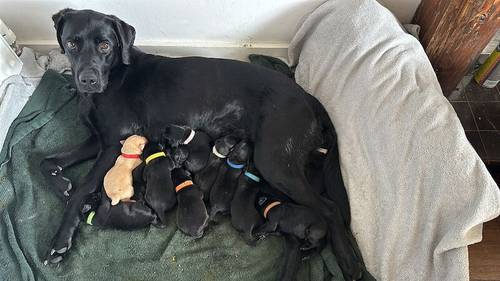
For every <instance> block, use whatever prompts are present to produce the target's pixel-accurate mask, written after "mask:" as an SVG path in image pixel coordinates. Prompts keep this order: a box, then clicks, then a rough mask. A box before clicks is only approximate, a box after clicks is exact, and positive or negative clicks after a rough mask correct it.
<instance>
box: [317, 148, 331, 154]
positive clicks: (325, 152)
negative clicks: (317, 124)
mask: <svg viewBox="0 0 500 281" xmlns="http://www.w3.org/2000/svg"><path fill="white" fill-rule="evenodd" d="M316 151H317V152H319V153H321V154H327V153H328V149H326V148H323V147H320V148H318V149H316Z"/></svg>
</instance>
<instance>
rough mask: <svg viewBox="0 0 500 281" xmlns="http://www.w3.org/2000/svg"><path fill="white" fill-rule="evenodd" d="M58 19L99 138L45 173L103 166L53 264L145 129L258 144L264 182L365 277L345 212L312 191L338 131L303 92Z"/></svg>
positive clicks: (84, 191)
mask: <svg viewBox="0 0 500 281" xmlns="http://www.w3.org/2000/svg"><path fill="white" fill-rule="evenodd" d="M53 20H54V24H55V27H56V30H57V39H58V42H59V44H60V46H61V48H62V50H63V52H65V53H66V55H67V57H68V59H69V61H70V63H71V67H72V70H73V74H74V77H75V82H76V87H77V90H78V92H79V114H80V117H81V119H82V121H83V122H84V124H85V125H86V126H87V127H88V128H89V129H90V130H91V132H92V135H93V136H92V137H91V138H90V139H89V140H88V141H86V142H84V143H82V144H81V145H79V146H78V147H77V149H76V150H71V151H67V152H65V153H62V154H58V155H52V156H49V157H48V160H47V161H44V162H43V163H42V171H45V173H52V172H53V171H55V170H56V169H58V167H61V168H62V170H60V171H59V175H60V176H62V175H63V174H64V169H65V168H67V167H69V166H71V165H73V164H76V163H79V162H80V161H81V160H82V159H88V158H92V157H95V156H96V155H97V156H98V157H97V160H96V162H95V164H94V166H93V168H92V169H91V171H90V172H89V173H88V175H87V176H86V177H85V178H84V181H83V183H82V184H81V185H79V186H77V187H75V186H74V187H73V189H74V190H73V191H72V194H71V196H70V197H69V199H68V201H67V204H66V208H65V211H64V214H63V218H62V223H61V225H60V227H59V229H58V230H57V233H55V237H54V239H53V241H52V244H51V248H50V250H49V251H48V252H49V254H48V256H47V260H48V261H49V262H51V263H57V262H59V261H60V260H61V257H62V256H63V255H64V254H65V253H66V251H58V250H60V249H69V248H70V247H69V246H70V245H71V243H72V239H73V237H74V235H75V234H76V232H77V229H78V226H79V224H80V222H81V220H82V216H81V208H82V205H83V204H84V202H85V200H86V198H87V197H88V196H89V195H90V194H92V193H94V192H97V191H100V190H99V189H98V188H99V187H101V186H102V180H103V177H104V175H105V174H106V172H107V171H108V170H109V169H110V168H111V167H112V166H113V164H114V160H115V159H116V157H117V155H118V154H119V152H120V147H121V146H120V145H119V141H120V140H122V139H125V138H126V137H128V136H130V135H131V134H134V133H135V132H136V130H138V129H141V128H144V127H155V128H164V127H166V126H167V125H168V124H179V125H183V126H189V127H192V128H196V129H199V130H203V131H204V132H206V133H207V134H209V135H210V137H211V138H212V139H217V138H219V137H221V136H224V135H227V134H235V135H236V136H238V137H239V138H241V139H249V140H250V141H252V142H253V143H254V148H255V152H254V157H253V160H254V163H255V165H256V167H257V168H258V169H259V171H260V172H261V174H262V176H263V178H264V179H265V180H266V181H267V182H268V183H269V184H270V185H271V186H273V187H274V188H276V189H278V190H281V191H282V192H284V193H285V194H287V195H288V196H289V197H290V198H291V199H292V200H294V201H295V202H297V203H299V204H301V205H304V206H308V207H310V208H313V209H314V210H315V212H317V213H318V214H321V215H323V216H324V217H325V219H327V221H328V225H329V230H330V238H331V242H332V243H331V244H332V247H333V250H334V253H335V255H336V256H337V257H338V261H339V265H340V267H341V269H342V271H343V273H344V276H345V277H346V279H350V280H353V279H359V278H361V275H362V271H363V265H362V262H361V261H362V259H361V256H359V255H357V254H356V252H355V250H354V248H353V244H354V242H353V241H351V240H349V230H348V229H347V227H346V225H345V217H346V214H345V208H344V207H345V206H346V205H347V203H345V202H342V203H341V204H337V205H336V204H333V203H328V201H325V200H322V198H321V196H320V195H318V194H317V193H315V192H311V186H310V184H309V183H308V181H307V179H306V178H305V175H304V165H305V162H306V160H307V156H308V155H309V153H310V152H311V151H312V150H314V149H316V148H317V147H319V146H322V144H323V141H322V139H323V138H324V137H325V135H324V130H325V128H326V130H329V131H330V133H331V134H334V131H333V126H331V127H329V126H328V124H331V122H330V121H329V119H328V116H326V118H322V117H321V116H318V114H317V113H316V111H315V108H314V104H318V102H317V101H313V102H311V99H313V98H312V97H310V96H309V95H308V94H307V93H306V92H304V90H303V89H302V88H300V86H298V85H297V84H296V83H294V82H293V81H292V80H290V79H289V78H287V77H286V76H284V75H282V74H280V73H278V72H274V71H272V70H268V69H265V68H263V67H260V66H255V65H251V64H248V63H244V62H239V61H233V60H224V59H208V58H199V57H187V58H166V57H161V56H155V55H150V54H145V53H142V52H140V51H139V50H137V49H135V48H134V47H133V42H134V38H135V29H134V28H133V27H132V26H130V25H128V24H127V23H125V22H123V21H121V20H120V19H118V18H117V17H115V16H110V15H104V14H101V13H98V12H95V11H91V10H71V9H64V10H62V11H60V12H59V13H57V14H55V15H54V16H53ZM318 106H319V107H321V105H318ZM332 145H335V144H334V143H332ZM335 148H336V147H335ZM328 149H329V150H330V151H331V152H330V153H329V155H327V159H326V161H325V170H328V172H329V173H332V172H333V170H334V169H337V171H336V172H334V173H336V174H335V175H334V176H333V177H329V176H328V175H325V183H326V187H327V189H329V188H335V190H336V191H337V192H338V194H342V192H343V193H345V191H343V189H344V187H343V185H342V186H337V185H338V184H339V183H340V181H341V178H340V180H339V178H338V176H339V175H340V170H339V167H338V162H335V160H336V159H335V157H336V158H338V152H337V151H336V150H337V149H331V147H328ZM332 151H335V152H332ZM333 153H337V156H335V155H333ZM330 154H332V156H331V157H330ZM327 167H328V169H327ZM337 173H338V174H337ZM58 177H59V176H58ZM49 179H51V182H52V184H54V185H57V184H61V187H58V186H57V187H54V188H55V189H56V190H66V189H67V187H68V185H67V183H64V182H63V183H61V182H57V181H56V180H55V178H50V177H49ZM332 185H336V186H335V187H331V186H332ZM344 199H346V198H340V199H338V200H339V201H342V200H344ZM332 200H334V202H337V201H335V200H337V199H336V198H332ZM347 212H348V209H347ZM53 250H55V251H53Z"/></svg>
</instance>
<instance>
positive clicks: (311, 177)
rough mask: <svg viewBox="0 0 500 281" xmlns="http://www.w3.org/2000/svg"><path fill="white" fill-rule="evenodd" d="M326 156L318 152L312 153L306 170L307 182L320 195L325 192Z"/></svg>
mask: <svg viewBox="0 0 500 281" xmlns="http://www.w3.org/2000/svg"><path fill="white" fill-rule="evenodd" d="M325 158H326V155H325V154H324V153H321V152H319V151H317V150H315V151H313V152H311V154H310V155H309V159H308V160H307V162H306V166H305V169H304V172H305V175H306V178H307V181H308V182H309V183H310V184H311V186H312V187H313V188H314V190H315V192H316V193H318V194H323V193H324V192H325V178H324V176H323V174H324V173H323V166H324V163H325Z"/></svg>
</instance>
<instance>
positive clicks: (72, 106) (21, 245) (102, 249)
mask: <svg viewBox="0 0 500 281" xmlns="http://www.w3.org/2000/svg"><path fill="white" fill-rule="evenodd" d="M72 81H73V78H71V77H70V76H64V75H61V74H58V73H57V72H55V71H52V70H48V71H47V72H45V74H44V76H43V78H42V80H41V81H40V84H39V85H38V87H37V89H36V90H35V92H34V93H33V95H32V97H31V98H30V99H29V101H28V103H27V104H26V105H25V106H24V108H23V110H22V111H21V113H20V114H19V116H18V117H17V118H16V119H15V120H14V121H13V123H12V125H11V127H10V129H9V131H8V133H7V136H6V142H5V144H4V146H3V149H2V152H1V154H0V220H1V223H0V249H1V251H0V280H9V281H16V280H68V279H71V280H85V281H87V280H165V279H166V278H167V279H168V280H170V279H171V280H181V281H182V280H207V281H210V280H213V281H215V280H238V281H245V280H249V281H250V280H252V281H254V280H276V276H277V273H278V270H279V268H280V264H281V257H280V255H281V252H282V239H281V238H279V237H268V238H267V239H266V240H263V241H260V242H259V243H257V246H256V247H251V246H248V245H246V244H245V243H244V240H243V239H242V238H241V237H239V235H238V233H237V232H236V231H235V230H234V229H233V228H232V226H231V224H230V221H229V220H228V219H227V218H226V219H224V220H223V221H222V222H221V223H220V224H218V225H212V226H210V227H209V229H208V231H207V232H206V234H205V236H204V237H203V238H201V239H199V240H193V239H191V238H190V237H188V236H186V235H184V234H182V233H181V232H180V231H179V230H177V229H176V225H175V212H171V213H170V216H168V217H167V220H168V225H167V227H166V228H164V229H158V228H155V227H153V226H151V227H148V228H145V229H141V230H137V231H119V230H112V229H99V228H97V227H94V226H90V225H84V226H83V227H82V229H81V232H80V233H79V235H78V236H77V237H76V241H75V243H74V245H73V247H74V248H73V251H72V253H71V255H68V257H67V259H65V260H64V262H63V263H62V264H61V265H60V266H57V267H50V266H44V265H43V259H44V257H45V254H46V251H47V250H48V246H49V242H50V241H49V239H50V238H51V237H53V235H54V234H55V232H56V230H57V227H58V226H59V224H60V220H61V217H62V216H61V214H62V211H63V208H64V204H63V202H61V201H60V200H59V199H58V197H56V195H55V194H53V192H52V190H51V189H50V187H49V186H48V185H47V183H46V181H45V180H44V178H43V176H42V175H41V173H40V171H39V163H40V161H41V160H42V159H43V157H44V156H46V155H48V154H50V153H53V152H57V151H61V150H62V149H63V148H65V147H71V146H72V145H74V144H75V143H77V142H79V141H81V140H83V139H85V137H86V136H88V132H87V130H86V128H85V127H84V126H83V125H82V124H80V122H79V120H78V118H77V114H76V112H77V107H76V105H77V104H76V99H77V98H76V94H75V91H74V89H73V88H72V85H71V83H72ZM91 164H92V161H87V162H85V163H83V164H81V165H78V166H76V167H74V168H71V169H70V170H68V172H69V174H68V175H69V177H70V178H71V179H75V180H77V179H78V178H81V177H82V176H83V175H84V174H85V173H86V171H88V170H89V169H90V166H91ZM298 280H305V281H307V280H311V281H320V280H330V281H334V280H342V273H341V271H340V269H339V267H338V265H337V263H336V260H335V257H334V256H333V254H332V251H331V249H330V248H328V247H327V248H325V249H324V250H323V251H322V252H321V254H316V255H313V256H312V257H311V258H310V259H308V260H306V261H305V262H304V263H303V265H302V267H301V269H300V271H299V275H298ZM365 280H373V279H368V276H367V279H365Z"/></svg>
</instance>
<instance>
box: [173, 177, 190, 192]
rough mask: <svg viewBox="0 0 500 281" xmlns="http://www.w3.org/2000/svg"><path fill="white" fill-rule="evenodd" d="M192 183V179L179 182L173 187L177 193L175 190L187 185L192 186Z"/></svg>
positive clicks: (177, 190)
mask: <svg viewBox="0 0 500 281" xmlns="http://www.w3.org/2000/svg"><path fill="white" fill-rule="evenodd" d="M193 184H194V183H193V181H192V180H187V181H185V182H183V183H181V184H179V185H178V186H176V187H175V192H176V193H177V192H179V191H181V190H182V189H184V188H186V187H188V186H192V185H193Z"/></svg>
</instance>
